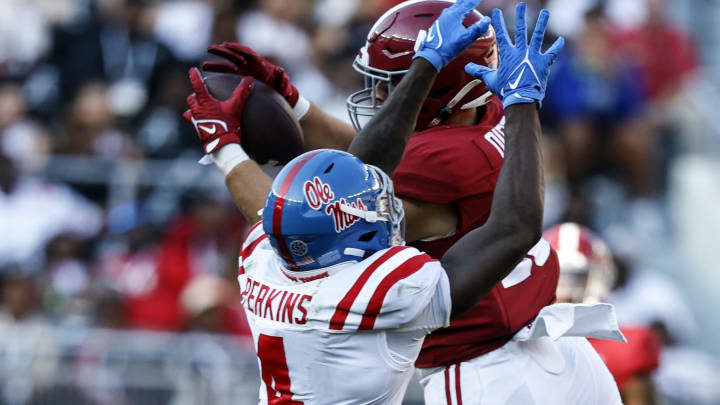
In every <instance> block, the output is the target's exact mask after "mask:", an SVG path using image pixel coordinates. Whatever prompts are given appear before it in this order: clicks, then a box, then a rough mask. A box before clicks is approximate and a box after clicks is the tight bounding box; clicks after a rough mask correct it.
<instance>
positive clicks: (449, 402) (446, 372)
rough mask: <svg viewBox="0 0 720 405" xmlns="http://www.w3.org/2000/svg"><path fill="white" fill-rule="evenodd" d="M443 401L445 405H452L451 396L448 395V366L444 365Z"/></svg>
mask: <svg viewBox="0 0 720 405" xmlns="http://www.w3.org/2000/svg"><path fill="white" fill-rule="evenodd" d="M444 377H445V401H446V402H447V405H452V397H451V396H450V366H447V367H445V376H444Z"/></svg>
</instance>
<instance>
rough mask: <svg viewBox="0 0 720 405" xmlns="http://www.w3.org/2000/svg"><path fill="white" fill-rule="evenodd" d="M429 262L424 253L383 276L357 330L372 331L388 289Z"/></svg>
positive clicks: (429, 258) (428, 257)
mask: <svg viewBox="0 0 720 405" xmlns="http://www.w3.org/2000/svg"><path fill="white" fill-rule="evenodd" d="M430 261H433V259H432V258H431V257H430V256H428V255H426V254H424V253H423V254H420V255H417V256H413V257H411V258H409V259H408V260H406V261H405V263H403V264H401V265H400V266H398V267H397V268H396V269H395V270H393V271H392V272H391V273H390V274H388V275H387V276H385V278H384V279H383V280H382V281H381V282H380V284H378V287H377V289H376V290H375V292H374V293H373V295H372V297H371V298H370V302H369V303H368V306H367V309H365V313H364V314H363V317H362V321H361V322H360V327H359V328H358V330H369V329H372V328H373V326H375V319H376V318H377V316H378V314H379V313H380V309H381V308H382V304H383V301H385V296H386V295H387V293H388V291H390V288H392V286H393V285H395V283H397V282H398V281H400V280H402V279H404V278H406V277H409V276H411V275H412V274H414V273H415V272H416V271H418V270H420V268H421V267H422V266H423V265H424V264H425V263H427V262H430Z"/></svg>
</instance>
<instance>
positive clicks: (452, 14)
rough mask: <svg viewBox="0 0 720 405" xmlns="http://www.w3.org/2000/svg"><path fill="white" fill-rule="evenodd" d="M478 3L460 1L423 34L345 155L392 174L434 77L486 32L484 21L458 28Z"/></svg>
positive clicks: (486, 27) (485, 18) (465, 0)
mask: <svg viewBox="0 0 720 405" xmlns="http://www.w3.org/2000/svg"><path fill="white" fill-rule="evenodd" d="M479 3H480V0H459V1H458V2H457V3H455V4H453V5H452V6H450V7H448V8H446V9H444V10H443V11H442V13H441V14H440V17H438V19H437V20H435V22H434V23H433V24H432V25H431V26H430V28H429V29H428V31H427V33H425V32H422V31H421V34H420V35H418V39H417V42H416V45H415V46H416V52H415V55H414V56H413V63H412V64H411V65H410V69H409V70H408V72H407V73H406V74H405V76H404V77H403V78H402V80H401V81H400V83H399V84H398V86H397V88H396V89H395V91H393V92H392V93H391V94H390V97H389V98H388V99H387V100H386V101H385V102H384V103H383V106H382V109H381V110H380V111H379V112H378V113H377V114H376V115H375V116H373V118H372V120H371V121H370V122H368V124H367V125H365V127H363V129H362V130H361V131H360V132H359V133H358V135H357V136H356V137H355V139H354V140H353V142H352V144H351V145H350V148H349V149H348V152H350V153H352V154H353V155H355V156H357V157H358V158H359V159H360V160H362V161H363V162H365V163H367V164H371V165H374V166H377V167H379V168H381V169H382V170H383V171H384V172H385V173H387V174H388V175H389V176H392V175H393V173H394V171H395V168H397V165H398V164H400V159H401V158H402V155H403V151H404V150H405V146H406V145H407V141H408V139H409V138H410V135H412V133H413V131H414V129H415V123H416V121H417V117H418V114H420V108H421V107H422V105H423V103H424V102H425V98H426V97H427V95H428V92H429V91H430V89H431V88H432V85H433V82H434V80H435V77H436V76H437V74H438V72H439V71H440V70H441V69H442V68H443V67H444V66H446V65H447V64H448V63H449V62H450V61H451V60H453V59H454V58H455V57H456V56H458V55H459V54H461V53H462V52H463V51H464V50H465V49H466V48H467V47H468V46H469V45H470V44H471V43H472V42H473V41H475V40H476V39H477V38H478V37H480V36H481V35H483V34H484V33H485V32H486V31H487V29H488V27H489V25H490V19H489V18H487V17H483V18H482V19H481V20H480V21H478V22H476V23H475V24H473V25H471V26H470V27H468V28H465V26H464V25H463V23H462V22H463V21H464V20H465V17H467V15H468V14H469V13H470V12H471V11H472V10H473V9H475V7H476V6H477V5H478V4H479Z"/></svg>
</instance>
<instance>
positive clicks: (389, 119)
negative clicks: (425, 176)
mask: <svg viewBox="0 0 720 405" xmlns="http://www.w3.org/2000/svg"><path fill="white" fill-rule="evenodd" d="M478 3H480V0H460V1H458V2H457V3H456V4H454V5H453V6H451V7H449V8H447V9H445V10H443V12H442V14H441V16H440V17H439V18H438V20H437V21H436V22H435V24H433V26H432V27H431V29H430V30H429V32H428V34H427V36H426V37H425V38H424V39H422V40H420V41H419V43H418V46H419V50H418V52H417V53H416V55H415V58H416V61H414V62H413V65H412V66H411V68H410V71H409V72H408V73H407V74H406V75H405V77H404V78H403V80H402V81H401V82H400V84H399V85H398V88H397V91H396V92H395V93H397V94H393V95H392V96H391V97H390V98H389V99H388V101H387V102H386V103H384V105H383V107H382V109H381V111H380V112H379V113H378V114H377V115H376V116H375V117H373V119H372V120H371V121H370V122H369V123H368V125H367V126H366V128H365V129H363V131H362V132H361V133H360V134H358V136H357V137H356V138H355V141H354V142H353V144H352V145H351V146H350V150H349V152H351V153H353V154H355V155H356V156H357V157H359V158H360V159H361V160H363V161H364V162H366V163H369V164H373V165H375V166H379V167H380V168H381V169H383V170H384V171H386V172H387V173H390V174H391V173H392V172H393V171H394V169H395V167H396V166H397V165H398V164H399V163H400V159H401V158H402V154H403V150H404V149H405V145H406V143H407V139H408V138H409V137H410V135H411V133H412V130H413V128H414V126H415V120H416V118H417V115H418V113H419V111H420V107H421V106H422V104H423V100H424V99H425V96H426V95H427V93H428V91H429V90H430V87H431V86H432V83H433V80H434V78H435V76H436V75H437V72H438V71H439V70H440V69H442V67H443V66H445V65H446V64H447V63H448V62H450V61H451V60H452V59H453V58H454V57H455V56H457V55H458V54H459V53H461V52H462V51H463V50H464V49H465V48H467V46H468V45H469V44H470V43H471V42H472V41H474V40H475V39H476V38H477V37H478V36H480V35H482V34H483V33H484V32H485V31H486V30H487V28H488V26H489V25H490V20H489V19H488V18H483V19H482V20H480V21H478V22H477V23H475V24H473V25H472V26H470V27H468V28H465V27H464V26H463V25H462V21H463V20H464V18H465V16H466V15H467V14H468V13H469V12H470V11H471V10H473V9H474V8H475V6H476V5H477V4H478ZM235 48H237V47H228V46H224V47H222V48H213V47H211V48H210V49H211V51H212V52H213V53H215V54H221V55H222V56H224V57H226V58H227V59H231V53H230V50H229V49H235ZM221 49H222V53H221V52H220V50H221ZM235 51H236V52H239V50H238V49H235ZM235 51H233V52H235ZM233 55H235V54H233ZM234 57H236V58H239V59H238V60H237V61H235V62H236V63H234V64H225V63H222V62H214V64H208V63H205V64H204V65H203V66H204V67H205V68H208V67H209V68H210V69H211V70H213V71H216V72H234V73H252V74H251V75H248V77H246V78H244V79H243V81H242V82H241V83H240V84H239V85H238V87H237V88H236V89H235V91H234V92H233V94H232V96H231V97H230V98H229V99H228V100H226V101H219V100H217V99H215V98H214V97H212V95H210V93H209V92H208V90H207V88H206V87H205V84H204V83H203V81H202V77H201V76H200V72H199V71H198V70H197V69H196V68H193V69H191V70H190V82H191V84H192V87H193V91H194V93H193V94H191V95H190V96H189V97H188V106H189V107H190V110H188V111H187V112H186V113H185V114H184V117H185V119H186V120H187V121H188V122H190V123H191V124H193V126H194V127H195V130H196V133H197V135H198V138H199V139H200V141H201V142H202V143H203V148H204V150H205V153H207V154H208V155H209V156H210V157H211V158H212V161H213V162H214V163H215V164H216V165H217V166H218V167H219V168H220V169H221V171H222V172H223V173H224V174H225V176H226V177H225V183H226V185H227V187H228V190H229V191H230V194H231V195H232V196H233V199H234V200H235V204H236V205H237V206H238V208H240V211H241V212H242V213H243V215H244V216H245V217H246V218H247V219H248V220H249V221H250V222H257V221H258V220H260V217H259V216H258V211H259V210H260V209H262V207H263V206H264V204H265V199H266V197H267V194H268V192H269V191H270V185H271V183H272V181H271V179H270V178H269V177H268V176H267V175H266V174H264V173H263V172H262V171H261V170H260V168H259V166H258V165H257V164H256V163H255V162H253V161H252V160H250V159H249V157H248V155H247V154H246V153H245V152H244V151H243V149H242V146H241V145H242V141H241V139H242V136H241V135H242V134H241V125H240V120H241V117H242V110H243V108H244V106H245V103H246V101H247V98H248V97H249V95H250V90H251V89H252V82H253V80H254V79H258V80H262V81H263V82H264V83H266V84H270V85H271V86H272V87H273V88H275V89H276V90H277V91H279V92H280V93H281V94H282V95H283V96H284V97H285V98H286V100H288V102H289V103H290V105H291V106H294V107H293V109H294V110H295V112H296V114H298V112H299V111H301V110H302V109H303V108H302V107H301V103H303V101H302V99H301V98H300V96H299V95H298V93H297V89H295V87H294V86H292V85H291V84H290V82H289V80H288V78H287V75H286V74H285V73H284V71H282V69H280V68H277V67H275V66H274V65H270V66H272V67H269V66H268V62H267V61H264V60H263V59H262V58H259V56H257V54H255V53H254V52H252V53H249V52H247V51H246V52H245V53H238V54H237V55H235V56H234ZM258 58H259V59H258ZM241 61H244V63H245V65H243V66H245V67H244V69H245V70H243V71H242V72H240V71H233V70H232V69H234V68H235V67H237V65H238V64H239V63H240V62H241ZM305 103H307V102H305ZM203 122H222V123H223V124H224V125H218V126H215V127H216V128H217V129H216V130H215V131H213V132H212V133H209V132H207V131H204V130H203V127H202V126H201V125H199V124H202V123H203Z"/></svg>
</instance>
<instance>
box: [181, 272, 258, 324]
mask: <svg viewBox="0 0 720 405" xmlns="http://www.w3.org/2000/svg"><path fill="white" fill-rule="evenodd" d="M181 302H182V307H183V310H184V311H185V316H186V317H187V319H188V323H187V326H188V329H187V330H188V331H191V332H205V333H223V334H234V335H250V328H249V327H248V324H247V320H246V319H245V313H244V311H243V310H242V307H241V306H240V305H238V304H239V302H240V297H239V296H238V289H237V286H236V285H235V283H233V282H231V281H229V280H227V279H223V278H220V277H218V276H215V275H210V274H202V275H199V276H197V277H195V278H194V279H193V280H192V281H191V282H190V283H188V285H187V286H186V287H185V289H183V292H182V294H181Z"/></svg>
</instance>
